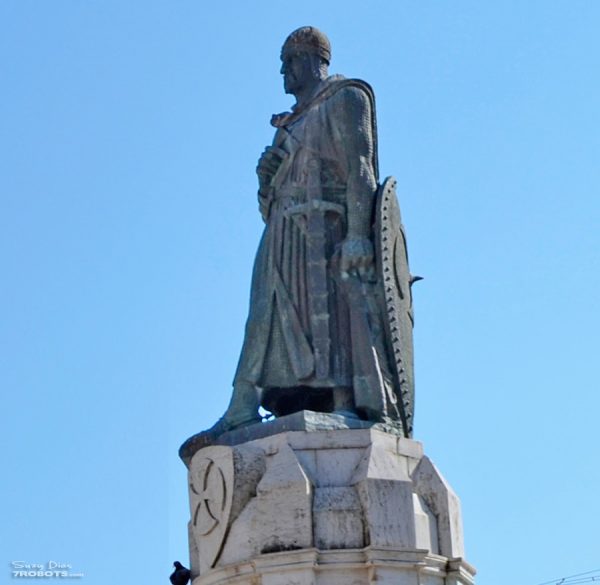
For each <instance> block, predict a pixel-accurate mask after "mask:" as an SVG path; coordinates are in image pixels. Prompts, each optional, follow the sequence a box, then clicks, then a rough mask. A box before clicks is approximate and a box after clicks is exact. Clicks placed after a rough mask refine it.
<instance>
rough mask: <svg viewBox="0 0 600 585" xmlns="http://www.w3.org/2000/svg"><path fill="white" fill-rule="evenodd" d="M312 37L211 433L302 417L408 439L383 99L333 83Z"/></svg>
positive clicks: (289, 44)
mask: <svg viewBox="0 0 600 585" xmlns="http://www.w3.org/2000/svg"><path fill="white" fill-rule="evenodd" d="M330 59H331V47H330V43H329V41H328V39H327V37H326V36H325V35H324V34H323V33H322V32H320V31H319V30H317V29H316V28H314V27H302V28H299V29H298V30H296V31H294V32H293V33H291V34H290V35H289V37H288V38H287V39H286V41H285V43H284V45H283V48H282V51H281V61H282V66H281V74H282V75H283V81H284V87H285V91H286V93H289V94H293V95H294V97H295V98H296V104H295V105H294V106H293V108H292V111H291V112H288V113H284V114H279V115H275V116H273V118H272V120H271V123H272V125H273V126H274V127H275V128H276V131H275V137H274V140H273V144H272V145H271V146H269V147H267V148H266V150H265V151H264V152H263V154H262V156H261V157H260V159H259V162H258V167H257V174H258V181H259V190H258V200H259V207H260V212H261V214H262V217H263V219H264V221H265V224H266V225H265V230H264V234H263V236H262V239H261V242H260V246H259V248H258V252H257V255H256V261H255V266H254V273H253V277H252V290H251V295H250V313H249V316H248V321H247V325H246V333H245V339H244V344H243V348H242V352H241V356H240V360H239V364H238V368H237V371H236V374H235V379H234V385H233V386H234V387H233V396H232V399H231V403H230V405H229V407H228V409H227V411H226V413H225V414H224V415H223V417H222V418H221V419H220V420H219V421H218V422H217V423H216V425H215V426H214V427H213V428H212V429H211V430H210V431H209V432H212V433H213V434H220V433H222V432H225V431H228V430H232V429H235V428H239V427H241V426H245V425H249V424H252V423H255V422H258V421H259V420H260V417H259V415H258V408H259V406H262V407H264V408H265V409H266V410H267V411H270V412H271V413H273V414H274V415H275V416H282V415H286V414H290V413H293V412H296V411H299V410H304V409H306V410H316V411H321V412H334V413H339V414H342V415H345V416H347V417H355V418H360V419H363V420H368V421H375V422H383V423H387V424H388V425H393V426H395V427H396V428H397V429H399V430H400V432H401V433H402V434H403V435H404V436H406V437H409V436H411V432H412V418H413V403H414V379H413V345H412V325H413V323H412V302H411V290H410V289H411V284H412V282H413V281H414V280H416V278H412V277H411V276H410V273H409V271H408V262H407V255H406V243H405V237H404V232H403V229H402V224H401V221H400V211H399V207H398V203H397V199H396V194H395V181H394V180H393V179H391V178H390V179H387V180H385V181H383V182H382V183H381V184H380V183H379V176H378V168H377V166H378V165H377V131H376V119H375V100H374V95H373V91H372V90H371V87H370V86H369V85H368V84H366V83H365V82H364V81H360V80H358V79H346V78H344V77H343V76H340V75H332V76H329V74H328V66H329V62H330Z"/></svg>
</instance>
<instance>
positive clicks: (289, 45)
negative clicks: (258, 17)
mask: <svg viewBox="0 0 600 585" xmlns="http://www.w3.org/2000/svg"><path fill="white" fill-rule="evenodd" d="M330 60H331V45H330V43H329V39H328V38H327V37H326V36H325V34H324V33H322V32H321V31H320V30H319V29H317V28H315V27H314V26H303V27H300V28H298V29H296V30H295V31H294V32H292V33H291V34H290V35H289V36H288V38H287V39H286V40H285V43H283V47H282V48H281V62H282V65H281V73H282V75H283V85H284V88H285V92H286V93H292V94H298V93H299V92H302V90H303V89H306V88H307V87H310V86H311V85H313V84H314V83H315V82H318V81H320V80H321V79H324V78H325V77H326V76H327V66H328V65H329V61H330Z"/></svg>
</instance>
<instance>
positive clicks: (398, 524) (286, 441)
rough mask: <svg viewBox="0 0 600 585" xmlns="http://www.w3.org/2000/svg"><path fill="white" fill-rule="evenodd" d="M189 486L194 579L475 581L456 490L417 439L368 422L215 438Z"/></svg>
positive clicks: (242, 582)
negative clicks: (230, 441) (229, 441)
mask: <svg viewBox="0 0 600 585" xmlns="http://www.w3.org/2000/svg"><path fill="white" fill-rule="evenodd" d="M260 430H261V432H263V431H264V429H260ZM189 487H190V511H191V520H190V523H189V538H190V557H191V568H192V575H193V578H194V580H193V585H209V584H210V585H213V584H214V585H217V584H219V585H220V584H222V585H225V584H236V585H363V584H364V585H367V584H371V583H373V582H374V581H375V580H377V582H378V584H380V585H387V584H388V583H389V584H390V585H391V584H394V585H409V584H410V585H458V584H462V585H471V584H472V583H473V575H474V573H475V571H474V569H473V568H472V567H471V566H470V565H468V564H467V563H466V562H465V561H464V560H463V557H464V549H463V540H462V522H461V516H460V503H459V501H458V498H457V497H456V495H455V494H454V492H453V491H452V490H451V488H450V487H449V485H448V484H447V483H446V481H445V480H444V479H443V478H442V476H441V475H440V474H439V472H438V471H437V470H436V468H435V467H434V466H433V464H432V463H431V461H430V460H429V459H428V458H427V457H426V456H424V455H423V451H422V446H421V444H420V443H418V442H416V441H412V440H409V439H404V438H401V437H398V436H395V435H392V434H389V433H385V432H381V431H378V430H374V429H372V428H371V429H356V430H329V431H285V432H279V433H277V434H274V435H272V436H266V437H262V438H258V439H255V440H250V441H248V442H245V443H243V444H238V445H234V446H225V445H213V446H209V447H205V448H202V449H200V450H198V451H197V452H196V453H195V454H193V456H192V457H191V461H190V463H189Z"/></svg>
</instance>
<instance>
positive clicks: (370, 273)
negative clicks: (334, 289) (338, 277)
mask: <svg viewBox="0 0 600 585" xmlns="http://www.w3.org/2000/svg"><path fill="white" fill-rule="evenodd" d="M373 257H374V256H373V243H372V242H371V240H370V239H369V238H366V237H358V238H357V237H354V238H353V237H348V238H346V239H345V240H344V242H343V243H342V254H341V259H340V270H341V273H342V278H343V279H346V278H349V277H350V276H351V275H353V274H356V273H358V276H359V277H360V279H361V280H363V281H364V280H372V279H373V278H374V277H375V272H374V264H373Z"/></svg>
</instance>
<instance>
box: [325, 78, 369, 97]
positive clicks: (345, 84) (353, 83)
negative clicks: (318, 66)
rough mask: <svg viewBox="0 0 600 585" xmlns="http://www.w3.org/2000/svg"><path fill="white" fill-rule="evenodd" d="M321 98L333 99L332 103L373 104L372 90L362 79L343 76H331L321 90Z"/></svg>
mask: <svg viewBox="0 0 600 585" xmlns="http://www.w3.org/2000/svg"><path fill="white" fill-rule="evenodd" d="M322 92H323V97H325V98H326V99H327V98H334V101H341V100H348V101H350V102H355V103H369V104H374V103H375V94H374V93H373V88H372V87H371V86H370V85H369V84H368V83H367V82H366V81H363V80H362V79H354V78H347V77H344V76H343V75H332V76H331V77H329V78H327V79H326V80H325V83H324V88H323V90H322Z"/></svg>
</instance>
